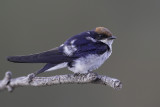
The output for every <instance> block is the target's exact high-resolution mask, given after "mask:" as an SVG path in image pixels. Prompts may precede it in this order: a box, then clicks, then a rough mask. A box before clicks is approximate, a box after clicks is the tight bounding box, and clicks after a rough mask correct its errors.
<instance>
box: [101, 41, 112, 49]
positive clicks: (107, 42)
mask: <svg viewBox="0 0 160 107" xmlns="http://www.w3.org/2000/svg"><path fill="white" fill-rule="evenodd" d="M100 41H101V42H103V43H105V44H107V45H108V46H109V47H110V48H111V49H112V43H113V40H108V39H103V40H100Z"/></svg>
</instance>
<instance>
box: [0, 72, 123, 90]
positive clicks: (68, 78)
mask: <svg viewBox="0 0 160 107" xmlns="http://www.w3.org/2000/svg"><path fill="white" fill-rule="evenodd" d="M11 77H12V73H11V72H6V74H5V77H4V78H3V80H0V92H1V91H2V90H5V89H7V90H8V91H9V92H12V91H13V89H14V88H16V87H22V86H35V87H37V86H50V85H57V84H73V83H76V84H86V83H94V84H102V85H109V86H110V87H112V88H114V89H121V88H122V84H121V82H120V81H119V80H118V79H115V78H111V77H107V76H103V75H98V74H96V73H93V72H92V73H87V74H78V75H77V74H66V75H56V76H51V77H34V74H33V73H32V74H29V75H28V76H22V77H17V78H13V79H12V78H11Z"/></svg>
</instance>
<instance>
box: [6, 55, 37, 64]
mask: <svg viewBox="0 0 160 107" xmlns="http://www.w3.org/2000/svg"><path fill="white" fill-rule="evenodd" d="M7 60H8V61H10V62H16V63H39V62H38V61H37V58H36V56H35V55H29V56H9V57H7Z"/></svg>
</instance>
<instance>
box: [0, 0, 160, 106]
mask: <svg viewBox="0 0 160 107" xmlns="http://www.w3.org/2000/svg"><path fill="white" fill-rule="evenodd" d="M97 26H104V27H108V28H109V29H110V30H111V31H112V32H113V34H114V35H116V36H117V39H116V40H115V42H114V44H113V53H112V55H111V57H110V58H109V60H107V61H106V63H105V64H103V66H102V67H100V68H99V69H98V70H96V72H98V73H99V74H103V75H108V76H110V77H115V78H118V79H120V80H121V81H122V83H123V89H122V90H120V91H117V90H114V89H112V88H110V87H108V86H102V85H94V84H87V85H80V84H78V85H76V84H72V85H57V86H51V87H39V88H37V87H23V88H17V89H16V90H15V91H14V92H13V93H8V92H7V91H4V92H1V93H0V106H1V107H9V106H14V107H32V106H34V107H44V106H45V107H50V106H52V107H53V106H54V107H85V106H87V107H159V106H160V92H159V91H160V71H159V69H160V65H159V64H160V56H159V55H160V1H159V0H63V1H62V0H1V1H0V50H1V51H0V78H1V79H2V78H3V76H4V74H5V72H6V71H8V70H11V71H12V73H13V77H18V76H23V75H27V74H29V73H32V72H35V71H36V70H38V69H40V68H41V67H42V66H43V65H44V64H15V63H10V62H7V61H6V59H5V58H6V57H7V56H10V55H27V54H31V53H37V52H41V51H45V50H48V49H51V48H54V47H56V46H59V45H61V43H63V42H64V41H65V40H66V39H67V38H69V37H71V36H72V35H75V34H78V33H80V32H83V31H87V30H91V29H94V28H95V27H97ZM68 73H72V72H70V71H68V70H67V69H61V70H57V71H54V72H47V73H43V74H40V76H51V75H59V74H68Z"/></svg>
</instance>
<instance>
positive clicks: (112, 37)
mask: <svg viewBox="0 0 160 107" xmlns="http://www.w3.org/2000/svg"><path fill="white" fill-rule="evenodd" d="M116 38H117V37H116V36H110V37H109V39H116Z"/></svg>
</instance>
